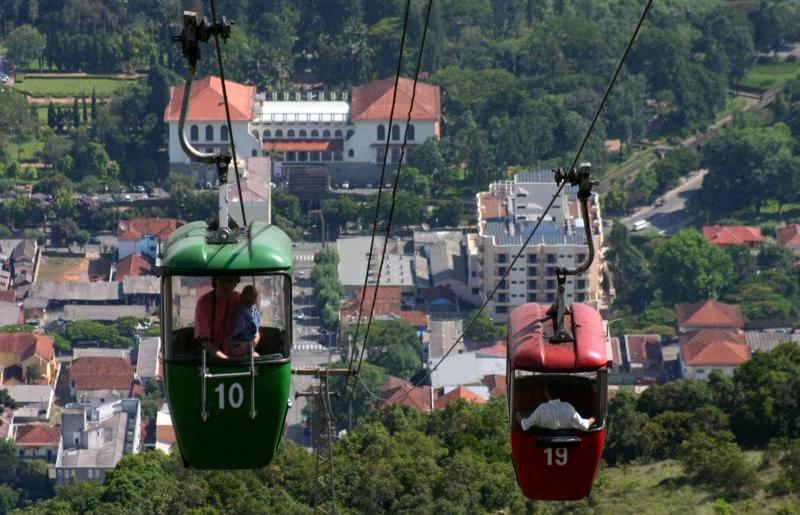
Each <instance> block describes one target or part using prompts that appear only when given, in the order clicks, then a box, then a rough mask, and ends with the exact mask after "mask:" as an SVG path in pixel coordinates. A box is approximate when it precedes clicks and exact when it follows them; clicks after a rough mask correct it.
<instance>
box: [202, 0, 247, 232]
mask: <svg viewBox="0 0 800 515" xmlns="http://www.w3.org/2000/svg"><path fill="white" fill-rule="evenodd" d="M210 2H211V22H212V23H213V24H214V25H216V24H217V7H216V2H215V0H210ZM214 45H215V46H216V49H217V67H218V68H219V78H220V80H221V81H222V102H223V104H224V105H225V118H226V119H227V122H228V138H229V139H230V141H231V157H232V158H233V171H234V174H235V175H236V189H237V191H238V192H239V207H240V208H241V210H242V225H243V226H245V227H247V215H245V213H244V197H242V182H241V180H240V179H239V164H238V163H237V161H236V145H235V144H234V141H233V124H231V109H230V107H229V106H228V88H227V87H226V86H225V68H224V67H223V66H222V51H221V49H220V45H219V35H218V34H217V33H216V32H214ZM248 234H249V233H248Z"/></svg>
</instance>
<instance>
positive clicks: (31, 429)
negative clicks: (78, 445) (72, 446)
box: [12, 424, 61, 463]
mask: <svg viewBox="0 0 800 515" xmlns="http://www.w3.org/2000/svg"><path fill="white" fill-rule="evenodd" d="M12 440H14V443H15V444H16V445H17V447H18V448H19V451H20V454H21V455H22V456H24V457H26V458H41V459H43V460H46V461H47V462H48V463H55V461H56V457H57V456H58V448H59V446H60V445H61V428H60V427H56V426H51V425H50V424H24V425H16V426H14V435H13V437H12Z"/></svg>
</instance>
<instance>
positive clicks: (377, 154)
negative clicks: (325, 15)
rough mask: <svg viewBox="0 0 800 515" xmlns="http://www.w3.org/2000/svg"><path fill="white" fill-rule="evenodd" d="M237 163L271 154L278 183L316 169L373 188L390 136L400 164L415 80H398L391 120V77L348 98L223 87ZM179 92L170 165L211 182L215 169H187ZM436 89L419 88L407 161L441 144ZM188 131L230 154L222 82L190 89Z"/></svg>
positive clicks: (176, 90) (206, 146) (168, 116)
mask: <svg viewBox="0 0 800 515" xmlns="http://www.w3.org/2000/svg"><path fill="white" fill-rule="evenodd" d="M226 85H227V91H228V99H229V104H230V107H231V124H232V126H233V133H234V138H235V143H236V152H237V157H239V158H242V159H244V158H247V157H256V156H269V157H271V158H272V161H273V169H274V175H275V176H276V178H278V177H280V176H281V175H282V173H283V169H284V167H292V166H315V167H322V168H326V169H328V170H329V172H330V174H331V177H332V178H333V179H334V182H339V183H341V182H343V181H353V184H354V185H356V184H358V183H359V182H362V183H367V182H371V183H372V184H375V183H376V179H377V178H378V177H379V172H380V166H381V165H382V163H383V158H384V153H385V152H386V149H385V146H386V138H387V136H389V138H390V145H389V156H388V158H389V162H391V163H397V162H398V161H399V160H400V145H401V143H402V141H403V134H404V132H405V130H406V123H405V119H406V114H407V113H408V109H409V107H410V102H411V96H412V92H413V90H414V85H413V81H412V80H409V79H406V78H401V79H400V81H399V83H398V87H397V102H396V106H395V116H394V122H393V123H392V125H391V127H390V126H389V117H390V112H391V106H392V97H393V93H394V87H393V86H394V78H390V79H384V80H379V81H374V82H371V83H369V84H365V85H363V86H357V87H354V88H353V89H352V90H351V91H350V92H338V93H336V92H322V91H303V92H293V93H288V92H271V93H258V92H256V88H255V87H254V86H246V85H244V84H238V83H235V82H232V81H227V82H226ZM182 98H183V86H182V85H180V86H174V87H172V88H171V90H170V102H169V104H168V105H167V108H166V110H165V112H164V121H165V122H167V123H168V124H169V159H170V164H171V166H172V167H173V169H180V168H181V167H185V168H187V169H188V170H189V171H190V172H191V173H192V175H193V176H194V177H195V179H196V180H200V181H206V180H213V179H214V178H215V177H216V175H215V172H214V170H213V167H210V166H208V165H193V164H190V161H189V158H188V157H187V156H186V155H185V154H184V152H183V150H182V149H181V147H180V142H179V140H178V119H179V115H180V107H181V101H182ZM440 119H441V100H440V89H439V86H434V85H430V84H423V83H421V82H420V83H418V84H417V86H416V96H415V98H414V109H413V111H412V113H411V122H410V123H409V126H408V144H407V147H406V157H408V154H409V153H410V152H413V148H414V147H415V146H417V145H419V144H421V143H423V142H424V141H425V140H427V139H428V138H437V139H438V138H439V131H440V127H439V121H440ZM186 130H187V131H188V136H189V140H190V141H191V143H192V145H194V146H195V147H196V148H198V149H200V150H201V151H206V152H208V153H213V152H215V151H217V150H226V149H227V150H229V149H230V136H229V134H228V127H227V124H226V122H225V110H224V104H223V102H222V81H221V80H220V79H219V78H218V77H205V78H203V79H199V80H197V81H196V82H195V83H194V85H193V86H192V98H191V100H190V104H189V112H188V114H187V123H186Z"/></svg>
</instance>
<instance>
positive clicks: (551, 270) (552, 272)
mask: <svg viewBox="0 0 800 515" xmlns="http://www.w3.org/2000/svg"><path fill="white" fill-rule="evenodd" d="M546 273H547V275H556V267H554V266H548V267H547V270H546Z"/></svg>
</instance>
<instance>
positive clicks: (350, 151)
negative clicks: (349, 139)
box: [347, 148, 355, 157]
mask: <svg viewBox="0 0 800 515" xmlns="http://www.w3.org/2000/svg"><path fill="white" fill-rule="evenodd" d="M354 155H355V152H353V149H352V148H351V149H350V150H348V151H347V157H353V156H354Z"/></svg>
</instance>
